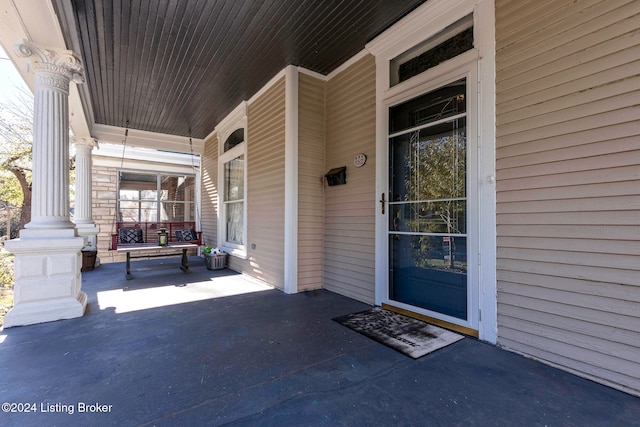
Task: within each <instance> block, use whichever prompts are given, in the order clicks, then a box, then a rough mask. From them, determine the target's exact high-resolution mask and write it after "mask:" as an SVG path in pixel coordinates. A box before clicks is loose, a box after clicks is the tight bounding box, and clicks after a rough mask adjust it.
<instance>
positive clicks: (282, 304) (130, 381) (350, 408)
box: [0, 258, 640, 426]
mask: <svg viewBox="0 0 640 427" xmlns="http://www.w3.org/2000/svg"><path fill="white" fill-rule="evenodd" d="M177 263H178V260H177V259H175V260H165V261H161V260H158V259H156V260H151V261H137V262H135V263H134V264H133V266H134V268H135V269H137V270H136V271H134V275H136V276H137V277H136V279H134V280H132V281H126V280H125V279H124V265H123V264H109V265H103V266H101V267H100V268H99V269H97V270H95V271H92V272H87V273H84V274H83V281H84V283H83V289H84V290H85V291H86V292H87V294H88V295H89V306H88V310H87V314H86V315H85V317H83V318H80V319H73V320H65V321H59V322H52V323H47V324H41V325H34V326H27V327H18V328H11V329H7V330H5V331H3V332H1V333H0V379H1V383H0V402H8V403H15V404H16V405H13V408H10V409H19V408H22V409H24V407H25V406H24V405H21V404H28V406H26V407H27V408H29V409H35V410H36V411H35V412H31V413H5V412H3V413H0V425H19V426H50V425H58V426H92V425H118V426H136V425H157V426H173V425H178V426H197V425H234V426H236V425H240V426H254V425H256V426H315V425H325V426H377V425H380V426H412V425H415V426H545V425H548V426H614V425H615V426H626V425H639V423H640V399H639V398H636V397H633V396H630V395H627V394H625V393H622V392H619V391H616V390H613V389H611V388H608V387H605V386H602V385H599V384H596V383H593V382H591V381H588V380H585V379H583V378H580V377H577V376H574V375H571V374H568V373H566V372H563V371H560V370H557V369H554V368H551V367H549V366H546V365H543V364H541V363H538V362H535V361H533V360H529V359H526V358H524V357H520V356H518V355H515V354H512V353H509V352H507V351H504V350H500V349H498V348H496V347H493V346H490V345H487V344H484V343H481V342H478V341H476V340H474V339H470V338H466V339H464V340H462V341H460V342H458V343H456V344H453V345H451V346H449V347H446V348H444V349H441V350H439V351H437V352H435V353H432V354H430V355H427V356H425V357H423V358H421V359H418V360H413V359H410V358H408V357H406V356H403V355H401V354H400V353H397V352H396V351H394V350H392V349H389V348H387V347H385V346H383V345H380V344H378V343H376V342H374V341H372V340H370V339H368V338H365V337H364V336H361V335H359V334H357V333H355V332H353V331H351V330H349V329H347V328H345V327H343V326H341V325H339V324H337V323H335V322H333V321H332V320H331V318H333V317H335V316H339V315H343V314H347V313H351V312H355V311H361V310H363V309H366V308H367V307H368V306H366V305H365V304H362V303H359V302H357V301H354V300H351V299H349V298H345V297H342V296H339V295H336V294H333V293H331V292H327V291H315V292H309V293H301V294H297V295H285V294H283V293H282V292H280V291H277V290H272V289H267V288H265V287H264V286H260V285H258V284H255V283H253V282H251V281H247V280H245V279H243V278H242V277H241V276H239V275H236V274H233V273H232V272H230V271H228V270H223V271H216V272H213V271H208V270H206V269H205V268H204V265H203V261H202V260H201V259H199V258H193V259H192V270H193V273H192V274H190V275H184V274H183V273H182V272H181V271H179V270H178V268H177V265H178V264H177ZM187 281H188V282H187ZM176 285H182V286H176ZM184 285H186V286H184ZM125 287H127V288H126V289H124V288H125ZM233 292H245V293H241V294H237V295H231V294H232V293H233ZM213 295H217V297H216V298H213V297H212V296H213ZM189 301H191V302H189ZM154 305H160V306H158V307H153V306H154ZM96 403H97V404H99V405H105V406H99V407H96V406H87V405H95V404H96ZM85 404H86V405H85ZM3 409H5V406H3ZM90 409H103V410H107V412H86V411H87V410H90ZM43 410H48V411H49V412H43ZM82 410H84V412H81V411H82ZM55 411H61V412H55ZM70 412H73V413H70Z"/></svg>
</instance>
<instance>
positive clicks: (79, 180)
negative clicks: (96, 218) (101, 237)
mask: <svg viewBox="0 0 640 427" xmlns="http://www.w3.org/2000/svg"><path fill="white" fill-rule="evenodd" d="M93 144H94V143H93V139H91V138H86V139H84V140H83V141H81V142H80V141H76V143H75V147H76V203H75V219H74V222H75V223H76V224H89V223H93V210H92V206H91V203H92V197H91V192H92V183H91V179H92V178H91V169H92V165H93V161H92V159H91V152H92V150H93Z"/></svg>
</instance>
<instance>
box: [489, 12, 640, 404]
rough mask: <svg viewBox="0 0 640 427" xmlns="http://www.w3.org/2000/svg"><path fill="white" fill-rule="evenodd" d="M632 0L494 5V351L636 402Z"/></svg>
mask: <svg viewBox="0 0 640 427" xmlns="http://www.w3.org/2000/svg"><path fill="white" fill-rule="evenodd" d="M638 37H640V2H637V1H630V0H614V1H609V0H607V1H603V0H599V1H598V0H585V1H581V2H574V1H572V0H554V1H551V0H547V1H534V0H529V1H518V2H515V1H507V0H497V1H496V48H497V52H496V68H497V75H496V87H497V129H496V133H497V141H496V148H497V149H496V169H497V172H496V178H497V234H498V236H497V242H498V259H497V265H498V271H497V274H498V342H499V344H500V345H502V346H504V347H506V348H509V349H512V350H515V351H518V352H521V353H524V354H528V355H530V356H533V357H536V358H539V359H541V360H544V361H546V362H547V363H550V364H553V365H557V366H560V367H563V368H565V369H568V370H570V371H572V372H576V373H578V374H581V375H584V376H586V377H589V378H593V379H595V380H597V381H601V382H603V383H606V384H610V385H613V386H615V387H618V388H620V389H622V390H625V391H628V392H631V393H635V394H640V356H638V355H640V262H638V256H639V255H640V126H638V123H639V121H640V106H639V104H638V99H640V90H639V89H638V88H640V45H639V44H638Z"/></svg>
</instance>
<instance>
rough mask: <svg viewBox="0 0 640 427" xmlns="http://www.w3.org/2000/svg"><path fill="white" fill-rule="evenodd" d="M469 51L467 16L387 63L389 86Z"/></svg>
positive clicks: (469, 20)
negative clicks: (388, 67)
mask: <svg viewBox="0 0 640 427" xmlns="http://www.w3.org/2000/svg"><path fill="white" fill-rule="evenodd" d="M471 49H473V15H467V16H465V17H464V18H462V19H460V20H458V21H456V22H454V23H453V24H451V25H449V26H448V27H446V28H445V29H443V30H442V31H440V32H438V33H437V34H435V35H434V36H433V37H430V38H429V39H428V40H426V41H424V42H422V43H420V44H418V45H417V46H414V47H412V48H411V49H409V50H407V51H406V52H404V53H402V54H400V55H398V56H397V57H395V58H394V59H392V60H391V61H390V63H389V66H390V70H389V71H390V83H391V86H395V85H397V84H398V83H402V82H403V81H405V80H408V79H410V78H411V77H414V76H417V75H418V74H420V73H423V72H425V71H427V70H428V69H430V68H433V67H435V66H437V65H439V64H441V63H443V62H445V61H447V60H449V59H452V58H455V57H456V56H458V55H460V54H462V53H464V52H466V51H468V50H471Z"/></svg>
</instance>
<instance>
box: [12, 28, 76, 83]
mask: <svg viewBox="0 0 640 427" xmlns="http://www.w3.org/2000/svg"><path fill="white" fill-rule="evenodd" d="M13 48H14V50H15V52H16V54H17V55H18V56H20V57H22V58H28V60H27V62H26V64H25V65H26V69H27V71H29V72H32V73H34V74H35V75H36V83H39V84H45V85H47V86H52V87H55V88H58V89H62V90H65V91H67V92H68V91H69V82H71V81H73V82H75V83H84V67H83V66H82V60H81V59H80V57H79V56H78V55H76V54H75V53H74V52H72V51H70V50H65V49H55V48H45V47H41V46H38V45H36V44H34V43H32V42H30V41H29V40H24V39H23V40H20V41H19V42H17V43H16V44H15V46H14V47H13Z"/></svg>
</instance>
